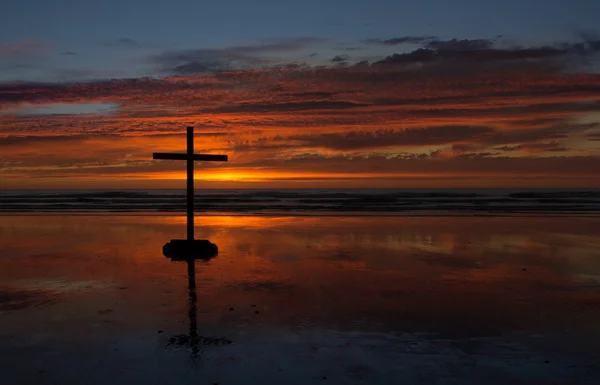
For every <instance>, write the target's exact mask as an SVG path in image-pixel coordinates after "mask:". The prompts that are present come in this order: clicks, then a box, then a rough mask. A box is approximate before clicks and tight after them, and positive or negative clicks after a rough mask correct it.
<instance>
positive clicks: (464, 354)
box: [0, 213, 600, 384]
mask: <svg viewBox="0 0 600 385" xmlns="http://www.w3.org/2000/svg"><path fill="white" fill-rule="evenodd" d="M0 218H1V220H0V249H1V250H2V253H1V255H0V356H1V357H3V359H2V361H1V362H0V373H2V374H1V378H2V381H1V382H2V383H3V384H56V383H61V384H82V383H85V384H131V383H144V384H163V383H194V384H217V383H218V384H246V383H262V384H270V383H273V384H276V383H277V384H278V383H290V384H307V383H319V384H322V383H333V384H355V383H364V384H396V383H407V384H412V383H428V384H482V383H486V384H508V383H527V384H529V383H531V384H595V383H598V382H597V381H598V379H600V364H599V363H598V360H597V357H599V356H600V329H599V327H598V325H599V324H600V323H599V322H598V321H600V258H599V254H598V250H600V237H599V235H600V218H598V217H595V216H589V217H578V216H572V217H552V216H544V215H533V216H509V215H505V216H497V217H490V216H465V215H463V216H451V215H450V216H449V215H445V216H435V215H429V216H412V217H405V216H399V215H397V216H386V217H384V216H356V215H344V216H336V215H329V216H299V215H262V216H258V215H210V214H206V215H201V216H197V218H196V238H198V239H210V240H211V241H212V242H214V243H216V244H217V245H218V246H219V254H218V256H217V257H216V258H214V259H212V260H210V261H208V262H203V261H197V262H196V263H195V265H194V268H195V272H194V273H195V274H194V276H193V277H192V278H193V282H194V283H195V288H193V287H190V276H189V274H188V273H189V269H188V266H186V263H185V262H173V261H171V260H169V259H167V258H165V257H164V256H163V255H162V252H161V249H162V246H163V244H165V243H166V242H168V241H169V240H170V239H173V238H183V237H184V236H185V217H184V216H182V215H180V214H171V215H159V214H155V215H149V214H147V213H140V214H137V215H134V214H126V215H115V214H107V213H105V214H103V215H90V214H89V213H88V214H85V213H80V214H73V213H63V214H52V215H49V214H29V215H10V214H6V215H3V216H1V217H0Z"/></svg>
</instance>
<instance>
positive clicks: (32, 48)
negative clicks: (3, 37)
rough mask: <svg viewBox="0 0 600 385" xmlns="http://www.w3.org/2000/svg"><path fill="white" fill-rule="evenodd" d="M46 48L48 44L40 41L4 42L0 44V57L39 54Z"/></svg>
mask: <svg viewBox="0 0 600 385" xmlns="http://www.w3.org/2000/svg"><path fill="white" fill-rule="evenodd" d="M48 48H49V46H48V44H47V43H44V42H41V41H20V42H15V43H4V44H0V58H8V57H18V56H35V55H40V54H42V53H44V52H46V51H47V50H48Z"/></svg>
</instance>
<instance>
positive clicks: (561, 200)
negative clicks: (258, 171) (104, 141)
mask: <svg viewBox="0 0 600 385" xmlns="http://www.w3.org/2000/svg"><path fill="white" fill-rule="evenodd" d="M185 194H186V192H185V190H120V191H119V190H2V191H0V212H3V213H16V212H20V213H25V212H29V213H35V212H38V213H57V212H63V213H69V212H70V213H74V212H80V213H103V212H105V213H182V212H185V210H186V195H185ZM195 211H196V212H197V213H199V214H200V213H227V214H237V215H277V214H289V215H307V214H308V215H310V214H313V215H331V214H334V215H342V214H351V215H369V214H371V215H473V214H479V215H484V214H488V215H507V214H554V215H569V214H576V215H586V214H587V215H594V214H598V213H600V190H598V189H587V190H584V189H579V190H573V189H527V190H525V189H284V190H267V189H223V190H196V192H195Z"/></svg>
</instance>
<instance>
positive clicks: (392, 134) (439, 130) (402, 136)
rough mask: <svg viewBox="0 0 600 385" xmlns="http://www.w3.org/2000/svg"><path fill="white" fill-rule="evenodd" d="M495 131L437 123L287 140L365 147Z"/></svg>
mask: <svg viewBox="0 0 600 385" xmlns="http://www.w3.org/2000/svg"><path fill="white" fill-rule="evenodd" d="M491 132H494V129H493V128H490V127H480V126H437V127H427V128H416V129H406V130H379V131H375V132H362V131H352V132H348V133H326V134H318V135H295V136H290V137H288V138H285V139H286V140H293V141H300V142H301V143H302V145H304V146H308V147H324V148H328V149H332V150H362V149H372V148H382V147H401V146H427V145H436V144H448V143H453V142H457V141H462V140H466V139H472V138H473V137H474V136H475V137H476V136H482V135H485V134H488V133H491Z"/></svg>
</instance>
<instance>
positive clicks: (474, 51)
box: [374, 39, 600, 65]
mask: <svg viewBox="0 0 600 385" xmlns="http://www.w3.org/2000/svg"><path fill="white" fill-rule="evenodd" d="M597 52H600V40H598V41H586V42H582V43H563V44H558V45H556V46H539V47H529V48H522V47H515V48H494V41H493V40H487V39H476V40H467V39H464V40H457V39H453V40H445V41H444V40H432V41H428V42H426V43H425V44H424V48H419V49H417V50H414V51H412V52H407V53H401V54H398V53H395V54H393V55H390V56H387V57H386V58H384V59H383V60H380V61H378V62H376V63H374V64H375V65H393V64H416V63H431V62H444V63H448V62H452V61H456V62H463V63H464V62H469V63H491V62H507V61H509V62H510V61H513V62H518V61H520V62H526V61H530V60H542V59H553V58H565V57H585V56H588V55H590V54H595V53H597Z"/></svg>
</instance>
